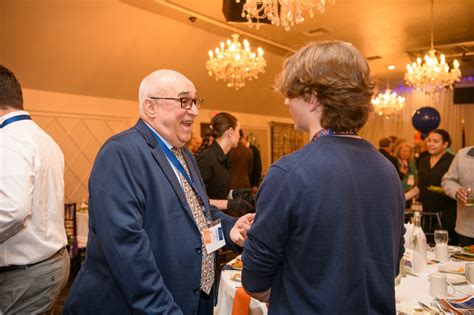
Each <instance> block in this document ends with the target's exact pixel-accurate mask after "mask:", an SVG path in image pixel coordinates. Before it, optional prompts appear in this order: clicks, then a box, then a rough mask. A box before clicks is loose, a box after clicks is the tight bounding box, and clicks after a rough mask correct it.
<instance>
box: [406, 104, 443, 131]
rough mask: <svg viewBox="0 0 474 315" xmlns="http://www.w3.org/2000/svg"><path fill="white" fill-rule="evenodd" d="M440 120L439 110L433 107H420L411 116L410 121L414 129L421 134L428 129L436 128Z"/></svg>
mask: <svg viewBox="0 0 474 315" xmlns="http://www.w3.org/2000/svg"><path fill="white" fill-rule="evenodd" d="M440 122H441V116H440V115H439V112H438V111H437V110H436V109H435V108H433V107H428V106H426V107H420V108H418V109H417V110H416V111H415V112H414V113H413V116H412V117H411V123H412V124H413V127H415V129H416V130H418V131H419V132H421V133H422V134H428V133H429V132H430V131H432V130H435V129H436V128H438V126H439V123H440Z"/></svg>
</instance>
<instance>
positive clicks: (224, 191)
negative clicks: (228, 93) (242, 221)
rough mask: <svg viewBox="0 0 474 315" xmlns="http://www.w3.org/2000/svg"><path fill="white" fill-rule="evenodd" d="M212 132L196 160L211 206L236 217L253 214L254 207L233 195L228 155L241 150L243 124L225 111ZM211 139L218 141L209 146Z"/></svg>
mask: <svg viewBox="0 0 474 315" xmlns="http://www.w3.org/2000/svg"><path fill="white" fill-rule="evenodd" d="M209 129H210V130H209V131H208V132H207V133H206V136H205V137H204V139H203V142H202V145H201V148H199V152H200V153H199V154H198V155H197V156H196V161H197V164H198V167H199V171H200V172H201V176H202V178H203V180H204V184H205V185H206V191H207V195H208V196H209V199H210V203H211V204H212V205H214V206H216V207H217V208H219V209H221V210H228V211H229V213H231V214H232V215H234V216H237V215H239V214H240V213H247V212H253V210H254V207H253V206H252V205H251V204H250V203H249V202H248V201H246V200H245V199H243V198H241V197H240V196H238V197H237V196H236V198H235V199H234V198H233V196H232V194H230V195H229V193H230V191H231V189H230V183H231V175H230V167H229V159H228V157H227V154H228V153H229V151H230V150H231V148H235V147H237V145H238V143H239V139H240V134H239V130H240V123H239V122H238V120H237V118H235V117H234V116H233V115H231V114H229V113H226V112H222V113H218V114H217V115H215V116H214V117H212V120H211V124H210V125H209ZM209 137H213V138H214V139H215V141H214V142H213V143H212V145H210V146H209V145H208V143H209Z"/></svg>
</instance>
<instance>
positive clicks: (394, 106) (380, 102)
mask: <svg viewBox="0 0 474 315" xmlns="http://www.w3.org/2000/svg"><path fill="white" fill-rule="evenodd" d="M388 69H389V70H393V69H395V67H394V66H389V67H388ZM372 105H374V110H375V112H376V113H377V114H379V115H380V116H385V118H389V117H390V116H392V115H394V114H397V113H398V112H399V111H401V110H402V109H403V107H405V98H404V97H402V96H398V95H397V93H395V92H392V91H391V90H390V86H389V82H388V76H387V89H386V90H385V92H384V93H379V94H378V95H377V96H376V97H374V98H373V99H372Z"/></svg>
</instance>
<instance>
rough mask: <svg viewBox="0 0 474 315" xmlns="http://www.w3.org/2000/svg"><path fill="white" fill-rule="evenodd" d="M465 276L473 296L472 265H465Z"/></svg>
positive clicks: (473, 272)
mask: <svg viewBox="0 0 474 315" xmlns="http://www.w3.org/2000/svg"><path fill="white" fill-rule="evenodd" d="M465 276H466V280H467V282H468V283H469V284H470V287H471V294H474V263H467V264H466V267H465Z"/></svg>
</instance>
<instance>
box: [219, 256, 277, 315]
mask: <svg viewBox="0 0 474 315" xmlns="http://www.w3.org/2000/svg"><path fill="white" fill-rule="evenodd" d="M236 259H240V256H239V257H237V258H236ZM234 261H235V259H234V260H232V261H231V262H230V263H228V264H227V266H229V265H230V264H231V263H232V262H234ZM236 274H237V275H240V274H241V271H240V270H225V269H224V270H222V273H221V280H220V282H219V295H218V296H219V297H218V299H217V314H219V315H232V306H233V304H234V296H235V292H236V290H237V288H238V287H241V286H242V283H241V282H240V281H236V280H233V279H232V278H233V277H234V275H236ZM267 313H268V310H267V306H266V304H265V303H261V302H259V301H258V300H255V299H254V298H252V299H251V300H250V307H249V315H265V314H267Z"/></svg>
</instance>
